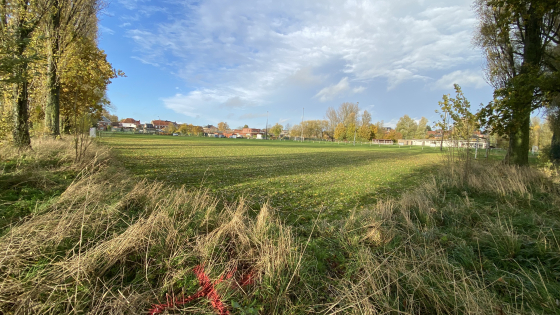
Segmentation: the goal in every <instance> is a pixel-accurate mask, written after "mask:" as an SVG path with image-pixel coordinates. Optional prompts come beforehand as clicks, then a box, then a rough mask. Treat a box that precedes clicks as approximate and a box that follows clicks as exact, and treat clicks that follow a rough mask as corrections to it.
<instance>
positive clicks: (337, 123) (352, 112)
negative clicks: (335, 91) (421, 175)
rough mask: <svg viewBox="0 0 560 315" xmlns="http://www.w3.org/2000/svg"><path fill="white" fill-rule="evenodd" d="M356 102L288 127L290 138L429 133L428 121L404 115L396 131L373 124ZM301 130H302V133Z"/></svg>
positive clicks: (420, 135)
mask: <svg viewBox="0 0 560 315" xmlns="http://www.w3.org/2000/svg"><path fill="white" fill-rule="evenodd" d="M358 105H359V104H357V103H349V102H346V103H342V104H341V105H340V106H339V107H338V108H332V107H329V108H328V109H327V112H326V114H325V119H320V120H306V121H303V122H302V123H301V124H298V125H295V126H293V127H291V128H289V133H290V137H302V136H303V137H304V138H314V139H325V140H338V141H344V140H346V141H353V140H354V139H356V140H357V141H369V140H372V139H387V140H393V141H397V140H398V139H413V138H416V139H424V138H427V137H428V135H427V131H431V127H430V126H429V125H428V119H426V118H425V117H422V118H421V119H420V121H419V122H416V121H415V120H413V119H412V118H410V117H409V116H408V115H404V116H403V117H401V118H400V119H399V121H398V123H397V127H396V129H393V128H387V127H385V125H384V122H383V121H378V122H375V123H373V122H372V117H371V114H370V113H369V112H368V111H367V110H363V111H362V110H361V109H360V107H359V106H358ZM302 128H303V130H302Z"/></svg>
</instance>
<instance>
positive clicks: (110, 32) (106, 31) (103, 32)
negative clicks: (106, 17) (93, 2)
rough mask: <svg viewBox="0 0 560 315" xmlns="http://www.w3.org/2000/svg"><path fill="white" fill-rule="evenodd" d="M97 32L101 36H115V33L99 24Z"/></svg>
mask: <svg viewBox="0 0 560 315" xmlns="http://www.w3.org/2000/svg"><path fill="white" fill-rule="evenodd" d="M99 30H100V31H101V33H102V34H109V35H113V34H115V31H113V30H112V29H110V28H108V27H105V26H103V25H101V24H100V25H99Z"/></svg>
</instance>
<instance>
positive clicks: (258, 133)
mask: <svg viewBox="0 0 560 315" xmlns="http://www.w3.org/2000/svg"><path fill="white" fill-rule="evenodd" d="M241 135H242V136H243V137H247V138H257V139H262V136H263V135H264V131H263V130H262V129H257V128H243V130H242V131H241Z"/></svg>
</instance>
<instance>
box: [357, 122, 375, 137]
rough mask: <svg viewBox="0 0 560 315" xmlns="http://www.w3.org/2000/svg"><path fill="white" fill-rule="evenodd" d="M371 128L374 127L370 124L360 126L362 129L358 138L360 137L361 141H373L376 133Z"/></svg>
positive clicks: (359, 130)
mask: <svg viewBox="0 0 560 315" xmlns="http://www.w3.org/2000/svg"><path fill="white" fill-rule="evenodd" d="M371 127H372V126H371V125H370V124H364V125H361V126H360V128H359V129H358V136H359V137H360V139H362V140H366V141H369V140H371V139H373V137H374V135H375V132H374V131H373V129H372V128H371Z"/></svg>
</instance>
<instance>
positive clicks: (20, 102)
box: [12, 3, 31, 148]
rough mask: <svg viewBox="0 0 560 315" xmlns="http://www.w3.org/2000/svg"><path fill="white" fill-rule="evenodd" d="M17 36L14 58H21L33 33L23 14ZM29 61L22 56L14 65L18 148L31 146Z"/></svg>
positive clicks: (18, 25) (14, 131)
mask: <svg viewBox="0 0 560 315" xmlns="http://www.w3.org/2000/svg"><path fill="white" fill-rule="evenodd" d="M21 9H22V11H23V12H26V11H27V4H26V3H24V4H23V5H22V7H21ZM15 27H16V34H17V35H16V37H17V56H14V57H15V58H14V59H17V58H21V57H22V56H23V55H24V52H25V49H26V48H27V44H28V43H29V37H30V34H31V29H30V28H28V27H26V25H25V19H24V17H22V16H18V17H17V20H16V24H15ZM27 70H28V61H27V60H26V59H25V57H24V58H22V60H21V61H19V62H18V64H17V65H16V66H15V67H14V73H13V75H14V78H17V83H14V87H13V96H14V106H13V118H14V119H13V123H14V129H13V130H12V136H13V138H14V139H13V140H14V145H15V146H16V147H18V148H26V147H30V146H31V139H30V137H29V112H28V108H27V107H28V103H29V98H28V91H27V89H28V85H29V82H28V78H27V75H28V74H27Z"/></svg>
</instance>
